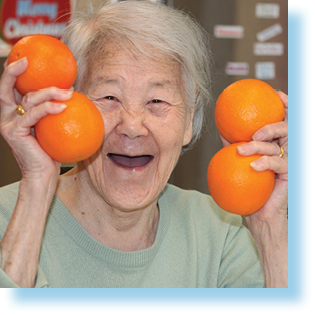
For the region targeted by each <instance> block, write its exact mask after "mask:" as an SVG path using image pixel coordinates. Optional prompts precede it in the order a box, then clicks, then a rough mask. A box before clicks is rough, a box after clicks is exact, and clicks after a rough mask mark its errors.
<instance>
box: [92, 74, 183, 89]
mask: <svg viewBox="0 0 315 315" xmlns="http://www.w3.org/2000/svg"><path fill="white" fill-rule="evenodd" d="M95 81H96V83H95V85H101V84H109V85H120V84H121V83H122V82H123V81H124V79H123V78H120V77H117V78H112V77H108V76H102V75H100V76H98V77H96V80H95ZM149 87H150V88H174V87H177V84H176V82H174V81H172V80H162V81H151V82H149Z"/></svg>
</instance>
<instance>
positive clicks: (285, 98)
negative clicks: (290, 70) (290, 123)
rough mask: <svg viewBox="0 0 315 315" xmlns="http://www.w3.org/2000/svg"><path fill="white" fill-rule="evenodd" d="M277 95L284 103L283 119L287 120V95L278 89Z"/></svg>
mask: <svg viewBox="0 0 315 315" xmlns="http://www.w3.org/2000/svg"><path fill="white" fill-rule="evenodd" d="M278 95H279V97H280V99H281V101H282V103H283V105H284V110H285V118H284V120H285V121H287V120H288V113H289V98H288V95H287V94H285V93H283V92H281V91H279V92H278Z"/></svg>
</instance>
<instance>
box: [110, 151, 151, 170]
mask: <svg viewBox="0 0 315 315" xmlns="http://www.w3.org/2000/svg"><path fill="white" fill-rule="evenodd" d="M110 157H111V159H112V160H113V161H114V162H116V163H117V164H120V165H123V166H127V167H140V166H144V165H146V164H148V163H149V162H150V160H151V159H152V156H151V155H141V156H134V157H130V156H125V155H119V154H110Z"/></svg>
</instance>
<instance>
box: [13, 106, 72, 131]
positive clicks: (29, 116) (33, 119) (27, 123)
mask: <svg viewBox="0 0 315 315" xmlns="http://www.w3.org/2000/svg"><path fill="white" fill-rule="evenodd" d="M66 107H67V105H66V104H62V103H53V102H45V103H42V104H40V105H38V106H35V107H32V108H30V110H29V111H28V112H27V113H26V114H25V115H22V116H21V117H20V119H19V120H18V127H21V128H22V129H24V130H25V132H26V133H29V129H30V128H31V127H32V126H34V125H36V124H37V123H38V122H39V121H40V119H42V118H43V117H45V116H46V115H48V114H59V113H61V112H62V111H63V110H64V109H65V108H66Z"/></svg>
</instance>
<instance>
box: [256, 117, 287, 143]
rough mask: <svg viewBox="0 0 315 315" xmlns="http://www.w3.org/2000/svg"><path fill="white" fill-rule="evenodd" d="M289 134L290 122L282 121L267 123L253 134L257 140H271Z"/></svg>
mask: <svg viewBox="0 0 315 315" xmlns="http://www.w3.org/2000/svg"><path fill="white" fill-rule="evenodd" d="M287 136H288V122H287V121H281V122H278V123H274V124H270V125H266V126H264V127H262V128H260V129H259V130H258V131H256V132H255V133H254V135H253V140H255V141H270V140H274V139H278V138H284V137H287Z"/></svg>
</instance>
